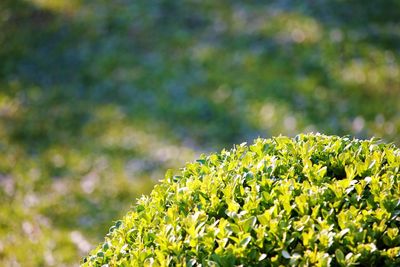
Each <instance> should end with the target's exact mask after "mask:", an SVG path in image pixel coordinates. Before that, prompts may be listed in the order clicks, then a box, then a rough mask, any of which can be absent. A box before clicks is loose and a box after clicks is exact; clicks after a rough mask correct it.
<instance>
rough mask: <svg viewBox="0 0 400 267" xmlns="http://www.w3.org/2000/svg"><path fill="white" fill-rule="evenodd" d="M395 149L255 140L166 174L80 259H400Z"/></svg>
mask: <svg viewBox="0 0 400 267" xmlns="http://www.w3.org/2000/svg"><path fill="white" fill-rule="evenodd" d="M399 168H400V150H399V149H398V148H396V147H394V146H393V145H387V144H384V143H379V142H378V141H376V140H374V139H371V140H366V141H361V140H357V139H353V140H352V139H350V138H348V137H337V136H325V135H321V134H315V135H313V134H309V135H299V136H297V137H296V138H294V139H291V138H288V137H284V136H279V137H276V138H272V139H257V140H255V142H254V144H252V145H246V144H245V143H243V144H241V145H238V146H235V147H234V148H233V149H232V150H223V151H222V152H221V153H219V154H211V155H208V156H205V155H203V156H201V157H200V159H199V160H197V161H196V162H192V163H188V164H187V165H186V166H185V167H184V168H183V169H181V171H180V173H179V175H173V174H172V171H169V172H167V174H166V177H165V179H164V180H163V181H162V182H161V184H159V185H157V186H156V187H155V188H154V190H153V191H152V193H151V195H150V196H149V197H146V196H144V197H142V198H141V199H140V200H139V201H138V203H137V205H136V206H135V207H134V208H133V210H132V211H130V212H129V213H128V214H127V215H126V216H125V217H124V218H123V220H121V221H118V222H117V223H116V224H115V225H114V226H112V227H111V228H110V231H109V233H108V234H107V236H106V238H105V242H104V243H103V244H102V245H101V246H100V247H98V248H97V249H95V250H94V251H93V252H92V253H91V255H89V256H88V257H87V258H85V259H84V262H83V266H102V265H104V264H108V265H109V266H115V265H119V266H130V265H134V266H234V265H241V264H242V265H244V266H280V265H285V266H288V265H300V266H308V265H313V266H351V265H359V264H361V265H373V266H378V265H385V266H398V265H399V264H400V235H399V227H400V217H399V214H400V183H399V181H400V180H399V178H400V171H399Z"/></svg>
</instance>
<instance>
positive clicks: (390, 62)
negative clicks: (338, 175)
mask: <svg viewBox="0 0 400 267" xmlns="http://www.w3.org/2000/svg"><path fill="white" fill-rule="evenodd" d="M399 18H400V3H399V1H395V0H388V1H374V2H368V3H365V2H364V1H356V0H351V1H341V0H332V1H326V0H317V1H289V0H282V1H268V2H267V4H266V3H265V1H247V2H246V3H245V2H242V1H233V0H232V1H201V2H200V1H195V0H185V1H179V2H178V1H164V0H158V1H155V0H147V1H142V0H139V1H125V0H118V1H105V0H103V1H84V0H74V1H66V0H59V1H57V0H53V1H52V0H30V1H22V0H3V1H1V2H0V151H1V153H0V200H1V201H0V203H1V204H0V224H1V227H0V265H3V266H19V265H22V266H42V265H44V266H51V265H55V266H69V265H76V263H77V262H78V261H79V260H80V257H81V256H83V255H85V253H87V251H88V250H89V249H91V248H93V247H94V245H95V244H97V242H99V241H101V240H102V237H103V236H104V234H105V233H106V232H107V229H108V227H109V226H110V225H111V222H112V221H113V220H116V219H118V218H119V217H120V216H122V214H124V213H125V212H126V211H127V210H128V209H129V206H130V205H131V204H132V203H134V200H135V198H136V197H138V196H139V195H140V194H143V193H147V192H149V190H151V188H152V186H153V185H154V183H155V182H157V181H158V180H159V179H162V178H163V173H164V171H165V170H166V169H168V168H179V167H181V166H183V164H184V163H185V162H186V161H191V160H193V159H195V158H196V156H198V155H199V154H200V153H204V152H208V151H213V150H219V149H221V148H223V147H231V146H232V144H234V143H238V142H243V141H246V140H252V139H253V138H255V137H257V136H263V137H268V136H271V135H278V134H285V135H295V134H297V133H300V132H310V131H314V132H315V131H320V132H323V133H326V134H339V135H344V134H350V135H353V136H356V137H360V138H369V137H372V136H377V137H379V138H382V139H383V140H385V141H387V142H394V143H396V144H397V145H398V144H400V137H399V132H400V56H399V52H400V21H399Z"/></svg>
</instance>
